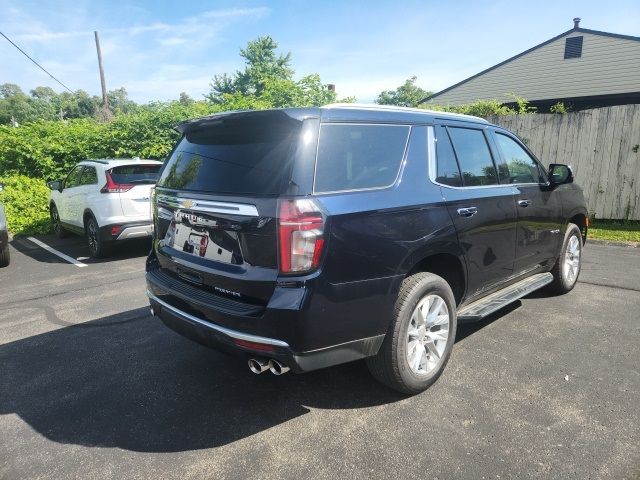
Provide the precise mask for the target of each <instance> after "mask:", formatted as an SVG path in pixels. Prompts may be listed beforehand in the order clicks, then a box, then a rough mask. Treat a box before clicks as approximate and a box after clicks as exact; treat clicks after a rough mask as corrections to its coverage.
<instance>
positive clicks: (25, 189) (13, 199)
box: [0, 175, 51, 235]
mask: <svg viewBox="0 0 640 480" xmlns="http://www.w3.org/2000/svg"><path fill="white" fill-rule="evenodd" d="M0 183H4V191H2V192H0V203H2V204H3V205H4V210H5V213H6V214H7V223H8V225H9V231H10V232H11V233H12V234H14V235H33V234H38V233H49V231H50V230H51V222H50V220H49V187H47V185H46V184H45V182H44V180H42V179H38V178H30V177H27V176H25V175H9V176H0Z"/></svg>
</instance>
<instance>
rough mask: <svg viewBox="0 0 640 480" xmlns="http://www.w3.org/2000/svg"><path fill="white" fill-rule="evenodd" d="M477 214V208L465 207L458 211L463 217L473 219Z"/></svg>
mask: <svg viewBox="0 0 640 480" xmlns="http://www.w3.org/2000/svg"><path fill="white" fill-rule="evenodd" d="M476 213H478V208H477V207H464V208H459V209H458V215H460V216H461V217H473V216H474V215H475V214H476Z"/></svg>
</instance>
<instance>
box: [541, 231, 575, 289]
mask: <svg viewBox="0 0 640 480" xmlns="http://www.w3.org/2000/svg"><path fill="white" fill-rule="evenodd" d="M582 246H583V245H582V232H581V231H580V228H578V226H577V225H575V224H573V223H570V224H568V225H567V231H566V232H565V234H564V240H563V241H562V249H560V255H558V258H557V259H556V263H555V265H554V266H553V268H552V269H551V274H552V275H553V281H552V282H551V283H550V284H549V285H548V286H547V289H548V290H549V291H551V292H553V293H556V294H559V295H562V294H564V293H567V292H570V291H571V290H573V287H575V285H576V283H577V282H578V277H579V276H580V269H581V267H582Z"/></svg>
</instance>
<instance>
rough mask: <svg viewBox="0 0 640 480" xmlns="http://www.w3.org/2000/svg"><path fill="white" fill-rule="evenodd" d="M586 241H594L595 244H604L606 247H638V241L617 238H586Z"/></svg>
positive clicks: (639, 244) (639, 246) (639, 245)
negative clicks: (625, 240)
mask: <svg viewBox="0 0 640 480" xmlns="http://www.w3.org/2000/svg"><path fill="white" fill-rule="evenodd" d="M587 243H595V244H596V245H604V246H607V247H628V248H640V242H631V241H628V242H624V241H618V240H600V239H597V238H588V237H587Z"/></svg>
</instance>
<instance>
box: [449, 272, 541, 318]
mask: <svg viewBox="0 0 640 480" xmlns="http://www.w3.org/2000/svg"><path fill="white" fill-rule="evenodd" d="M552 281H553V275H551V273H549V272H546V273H537V274H535V275H532V276H530V277H527V278H525V279H524V280H520V281H519V282H517V283H514V284H513V285H509V286H508V287H505V288H503V289H502V290H498V291H497V292H494V293H492V294H491V295H487V296H486V297H484V298H481V299H480V300H476V301H475V302H472V303H470V304H469V305H466V306H464V307H462V308H461V309H460V310H458V321H462V322H471V321H476V320H481V319H483V318H484V317H486V316H487V315H490V314H492V313H493V312H496V311H498V310H500V309H501V308H502V307H505V306H506V305H509V304H510V303H512V302H515V301H516V300H518V299H519V298H522V297H524V296H526V295H529V294H530V293H531V292H534V291H536V290H538V289H539V288H542V287H544V286H545V285H547V284H548V283H551V282H552Z"/></svg>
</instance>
